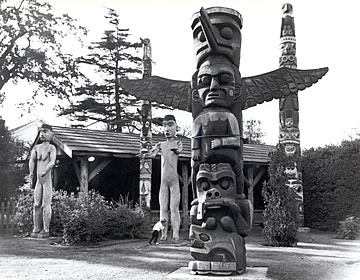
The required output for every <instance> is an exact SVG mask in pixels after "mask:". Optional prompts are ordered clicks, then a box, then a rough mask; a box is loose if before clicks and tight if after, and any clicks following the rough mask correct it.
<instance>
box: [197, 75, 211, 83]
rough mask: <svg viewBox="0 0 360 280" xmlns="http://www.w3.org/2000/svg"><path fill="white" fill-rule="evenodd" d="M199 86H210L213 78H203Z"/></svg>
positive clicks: (207, 76) (205, 76)
mask: <svg viewBox="0 0 360 280" xmlns="http://www.w3.org/2000/svg"><path fill="white" fill-rule="evenodd" d="M199 84H200V85H210V84H211V76H209V75H204V76H201V77H200V80H199Z"/></svg>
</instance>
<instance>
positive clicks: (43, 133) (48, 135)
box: [39, 127, 53, 142]
mask: <svg viewBox="0 0 360 280" xmlns="http://www.w3.org/2000/svg"><path fill="white" fill-rule="evenodd" d="M39 132H40V140H41V141H43V142H50V141H51V139H52V137H53V132H52V131H51V130H50V129H48V128H43V127H41V128H40V129H39Z"/></svg>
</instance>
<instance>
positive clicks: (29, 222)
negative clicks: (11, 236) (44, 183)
mask: <svg viewBox="0 0 360 280" xmlns="http://www.w3.org/2000/svg"><path fill="white" fill-rule="evenodd" d="M17 192H18V195H17V197H16V198H15V200H16V206H15V208H16V211H15V215H14V217H13V218H12V222H13V223H14V224H15V230H16V232H15V233H17V234H19V235H21V236H28V235H30V233H31V231H32V228H33V218H32V217H33V216H32V213H33V205H34V190H33V189H32V188H30V185H29V184H25V185H24V186H23V187H20V188H19V189H18V190H17Z"/></svg>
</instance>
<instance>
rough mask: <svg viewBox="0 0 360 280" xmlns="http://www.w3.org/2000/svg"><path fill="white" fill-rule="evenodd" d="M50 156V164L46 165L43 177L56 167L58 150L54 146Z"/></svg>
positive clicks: (51, 148) (51, 147)
mask: <svg viewBox="0 0 360 280" xmlns="http://www.w3.org/2000/svg"><path fill="white" fill-rule="evenodd" d="M49 156H50V160H49V163H48V164H47V165H46V167H45V170H44V171H43V172H42V173H41V177H44V176H45V175H46V174H47V173H48V172H49V171H51V169H53V167H54V166H55V162H56V148H55V146H53V145H51V146H50V151H49Z"/></svg>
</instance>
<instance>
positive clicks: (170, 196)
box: [151, 115, 183, 242]
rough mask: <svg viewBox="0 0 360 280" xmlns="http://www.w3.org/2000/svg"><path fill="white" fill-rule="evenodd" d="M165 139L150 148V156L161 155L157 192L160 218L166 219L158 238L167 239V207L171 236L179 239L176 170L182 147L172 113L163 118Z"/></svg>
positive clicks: (178, 201)
mask: <svg viewBox="0 0 360 280" xmlns="http://www.w3.org/2000/svg"><path fill="white" fill-rule="evenodd" d="M163 128H164V135H165V137H166V141H163V142H159V143H157V144H156V145H155V146H154V148H153V149H152V151H151V153H152V156H155V155H157V154H158V153H160V155H161V184H160V192H159V203H160V220H164V219H165V220H166V224H165V228H164V229H163V230H162V235H161V238H160V240H166V239H167V232H168V228H169V208H170V216H171V219H170V220H171V228H172V238H171V241H173V242H177V241H178V240H179V230H180V210H179V206H180V185H179V177H178V172H177V166H178V158H179V154H180V153H181V151H182V149H183V145H182V142H181V140H178V139H177V138H176V130H177V124H176V119H175V117H174V116H173V115H166V116H165V117H164V120H163Z"/></svg>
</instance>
